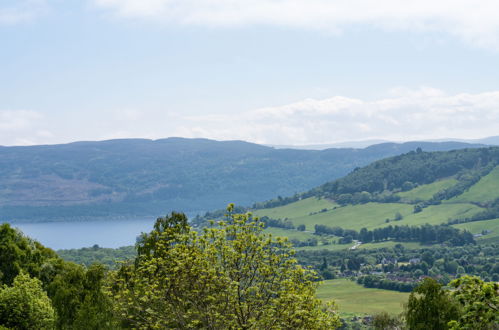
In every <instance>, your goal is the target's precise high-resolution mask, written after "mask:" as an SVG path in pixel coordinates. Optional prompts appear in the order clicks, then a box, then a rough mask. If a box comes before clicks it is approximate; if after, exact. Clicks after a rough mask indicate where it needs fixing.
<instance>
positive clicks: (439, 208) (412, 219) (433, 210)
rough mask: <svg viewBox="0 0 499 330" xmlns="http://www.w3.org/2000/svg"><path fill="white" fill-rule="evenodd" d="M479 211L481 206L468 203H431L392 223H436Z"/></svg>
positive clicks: (411, 224)
mask: <svg viewBox="0 0 499 330" xmlns="http://www.w3.org/2000/svg"><path fill="white" fill-rule="evenodd" d="M481 211H483V209H482V208H480V207H478V206H476V205H473V204H469V203H458V204H440V205H432V206H429V207H427V208H424V209H423V211H422V212H419V213H411V214H409V215H408V216H405V217H404V219H402V221H398V222H395V223H392V224H400V225H402V224H403V225H410V226H418V225H423V224H425V223H429V224H431V225H438V224H442V223H446V222H447V220H448V219H454V218H462V217H467V216H471V215H473V214H475V213H478V212H481Z"/></svg>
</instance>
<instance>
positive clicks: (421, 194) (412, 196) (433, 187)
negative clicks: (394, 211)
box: [396, 179, 458, 201]
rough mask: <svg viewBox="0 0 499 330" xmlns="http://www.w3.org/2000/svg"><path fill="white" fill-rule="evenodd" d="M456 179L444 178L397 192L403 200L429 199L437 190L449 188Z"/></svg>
mask: <svg viewBox="0 0 499 330" xmlns="http://www.w3.org/2000/svg"><path fill="white" fill-rule="evenodd" d="M457 182H458V181H457V180H456V179H444V180H439V181H435V182H433V183H430V184H424V185H421V186H418V187H416V188H414V189H412V190H409V191H405V192H400V193H397V194H396V195H397V196H400V197H401V198H402V199H404V200H409V201H416V200H429V199H431V198H432V197H433V195H435V194H436V193H437V192H439V191H441V190H444V189H446V188H450V187H452V186H453V185H455V184H456V183H457Z"/></svg>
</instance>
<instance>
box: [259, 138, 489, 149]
mask: <svg viewBox="0 0 499 330" xmlns="http://www.w3.org/2000/svg"><path fill="white" fill-rule="evenodd" d="M409 142H418V141H409ZM419 142H461V143H469V144H475V145H476V144H481V145H490V146H494V145H499V136H491V137H486V138H482V139H454V138H448V139H436V140H421V141H419ZM382 143H397V144H403V143H406V142H400V141H399V142H396V141H388V140H380V139H378V140H375V139H373V140H360V141H345V142H338V143H327V144H308V145H271V144H269V145H267V146H269V147H274V148H277V149H301V150H324V149H330V148H359V149H361V148H367V147H369V146H372V145H375V144H382Z"/></svg>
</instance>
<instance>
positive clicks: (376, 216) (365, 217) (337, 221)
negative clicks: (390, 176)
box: [291, 203, 412, 230]
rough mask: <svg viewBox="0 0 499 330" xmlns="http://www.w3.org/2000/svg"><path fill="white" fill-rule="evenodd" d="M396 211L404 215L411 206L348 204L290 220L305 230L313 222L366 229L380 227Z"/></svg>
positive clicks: (312, 224)
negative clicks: (304, 227)
mask: <svg viewBox="0 0 499 330" xmlns="http://www.w3.org/2000/svg"><path fill="white" fill-rule="evenodd" d="M397 212H400V213H401V214H402V215H403V216H405V215H407V214H410V213H411V212H412V206H411V205H407V204H397V203H383V204H382V203H367V204H360V205H348V206H344V207H338V208H336V209H334V210H330V211H328V212H324V213H318V214H314V215H310V216H302V217H296V218H291V220H292V221H293V223H294V224H295V225H299V224H305V225H306V227H307V230H314V226H315V224H321V225H328V226H338V227H341V228H345V229H355V230H360V229H361V228H363V227H366V228H368V229H373V228H377V227H380V226H382V225H383V224H385V220H386V219H393V218H394V217H395V213H397Z"/></svg>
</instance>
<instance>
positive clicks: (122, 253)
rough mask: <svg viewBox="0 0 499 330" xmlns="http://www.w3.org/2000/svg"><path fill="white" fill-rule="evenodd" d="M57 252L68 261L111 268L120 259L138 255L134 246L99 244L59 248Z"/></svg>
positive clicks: (123, 259)
mask: <svg viewBox="0 0 499 330" xmlns="http://www.w3.org/2000/svg"><path fill="white" fill-rule="evenodd" d="M57 254H58V255H59V256H60V257H61V258H63V259H64V260H66V261H71V262H74V263H77V264H80V265H84V266H87V267H89V266H91V265H92V264H95V263H100V264H103V265H105V266H107V267H109V268H110V269H112V268H115V267H116V266H117V264H118V263H119V262H120V261H125V260H131V259H133V258H135V257H136V256H137V252H136V251H135V247H133V246H123V247H119V248H116V249H111V248H103V247H100V246H98V245H94V246H92V247H84V248H81V249H69V250H58V251H57Z"/></svg>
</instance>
